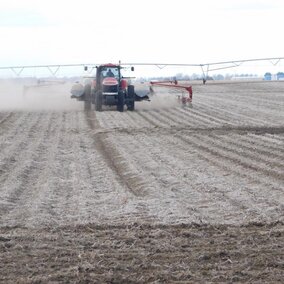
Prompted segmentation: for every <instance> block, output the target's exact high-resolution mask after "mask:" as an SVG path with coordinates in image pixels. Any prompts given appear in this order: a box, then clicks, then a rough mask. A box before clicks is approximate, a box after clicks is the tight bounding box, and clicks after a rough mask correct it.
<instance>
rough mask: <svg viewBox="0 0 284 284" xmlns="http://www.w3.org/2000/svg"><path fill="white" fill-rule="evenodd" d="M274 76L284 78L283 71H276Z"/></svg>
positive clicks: (278, 78)
mask: <svg viewBox="0 0 284 284" xmlns="http://www.w3.org/2000/svg"><path fill="white" fill-rule="evenodd" d="M276 76H277V80H284V73H283V72H278V73H277V74H276Z"/></svg>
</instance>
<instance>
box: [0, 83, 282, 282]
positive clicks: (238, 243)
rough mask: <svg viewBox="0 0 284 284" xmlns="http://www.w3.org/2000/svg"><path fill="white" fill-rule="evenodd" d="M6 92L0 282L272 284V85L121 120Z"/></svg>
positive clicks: (53, 99)
mask: <svg viewBox="0 0 284 284" xmlns="http://www.w3.org/2000/svg"><path fill="white" fill-rule="evenodd" d="M7 88H8V87H7V84H5V85H3V86H0V90H1V93H0V96H1V95H2V93H3V96H5V98H6V97H7V98H8V99H7V100H4V101H5V103H4V104H3V105H2V107H0V149H1V152H0V283H204V282H207V283H208V282H215V283H220V282H221V283H222V282H223V283H224V282H225V283H231V282H237V283H238V282H239V283H240V282H247V283H282V281H283V278H284V272H283V271H284V255H283V251H284V235H283V233H284V226H283V223H284V214H283V213H284V164H283V160H284V82H230V83H211V82H208V84H206V85H200V84H195V85H193V90H194V98H193V99H194V100H193V106H192V107H182V106H180V105H178V103H177V100H176V93H168V92H167V91H165V90H163V89H162V88H161V89H159V91H158V93H157V95H156V96H155V97H153V98H152V102H151V103H149V102H142V103H140V104H138V103H137V109H136V111H134V112H130V111H125V112H123V113H120V112H117V111H114V110H113V109H106V110H105V111H103V112H94V111H93V110H91V111H88V112H84V111H83V105H82V103H80V102H73V101H72V102H70V98H69V94H68V91H69V89H70V86H69V85H68V86H65V85H60V86H51V87H48V86H46V87H38V88H36V89H35V90H33V89H32V88H31V89H29V90H28V92H26V93H25V94H24V96H23V94H22V93H21V94H20V93H19V94H17V90H20V86H18V85H17V86H16V88H14V87H13V88H12V87H11V85H9V90H8V89H7ZM42 88H43V89H42ZM67 89H68V90H67Z"/></svg>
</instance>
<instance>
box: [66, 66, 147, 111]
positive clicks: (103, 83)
mask: <svg viewBox="0 0 284 284" xmlns="http://www.w3.org/2000/svg"><path fill="white" fill-rule="evenodd" d="M96 68H97V73H96V77H95V79H94V80H92V81H91V80H88V82H87V83H85V85H84V86H82V85H81V87H82V88H83V89H82V88H81V92H80V95H78V93H77V95H75V93H72V91H71V93H72V97H76V98H77V99H79V100H83V101H84V102H85V109H87V110H88V109H91V106H92V104H94V105H95V110H96V111H101V110H102V107H103V106H104V105H106V106H116V108H117V110H118V111H121V112H122V111H124V106H125V105H126V106H127V109H128V110H130V111H133V110H134V108H135V101H142V100H148V99H149V97H148V95H147V94H145V93H144V94H140V95H137V94H136V93H135V90H134V85H132V84H128V80H127V79H129V78H126V77H123V76H122V74H121V69H122V68H123V67H122V66H120V65H115V64H110V63H109V64H103V65H100V66H98V67H96ZM131 70H132V71H133V70H134V68H133V67H131ZM85 71H87V67H85Z"/></svg>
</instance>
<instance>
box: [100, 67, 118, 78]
mask: <svg viewBox="0 0 284 284" xmlns="http://www.w3.org/2000/svg"><path fill="white" fill-rule="evenodd" d="M102 76H103V77H104V78H105V77H115V78H116V79H118V77H119V74H118V68H114V67H105V68H104V69H103V70H102Z"/></svg>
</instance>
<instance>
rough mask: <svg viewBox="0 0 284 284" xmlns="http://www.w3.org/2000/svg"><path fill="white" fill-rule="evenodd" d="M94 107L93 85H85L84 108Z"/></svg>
mask: <svg viewBox="0 0 284 284" xmlns="http://www.w3.org/2000/svg"><path fill="white" fill-rule="evenodd" d="M91 108H92V96H91V85H90V84H87V85H85V89H84V109H85V110H90V109H91Z"/></svg>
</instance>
